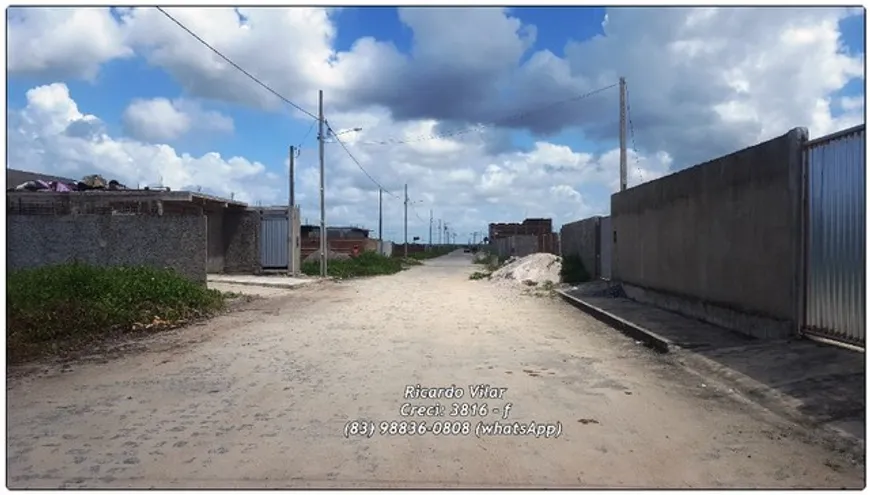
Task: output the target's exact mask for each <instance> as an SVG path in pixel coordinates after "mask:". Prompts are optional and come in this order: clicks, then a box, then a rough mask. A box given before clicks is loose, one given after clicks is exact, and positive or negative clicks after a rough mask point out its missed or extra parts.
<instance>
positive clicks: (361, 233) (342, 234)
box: [300, 225, 369, 239]
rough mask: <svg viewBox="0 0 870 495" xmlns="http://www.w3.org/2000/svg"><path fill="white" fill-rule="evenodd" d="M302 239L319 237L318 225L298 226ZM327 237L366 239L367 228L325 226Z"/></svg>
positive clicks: (367, 235)
mask: <svg viewBox="0 0 870 495" xmlns="http://www.w3.org/2000/svg"><path fill="white" fill-rule="evenodd" d="M300 230H301V235H302V238H303V239H306V238H312V237H315V238H319V237H320V226H319V225H302V226H301V227H300ZM326 238H327V239H368V238H369V230H368V229H363V228H361V227H326Z"/></svg>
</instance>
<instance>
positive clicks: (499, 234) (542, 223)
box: [489, 218, 553, 242]
mask: <svg viewBox="0 0 870 495" xmlns="http://www.w3.org/2000/svg"><path fill="white" fill-rule="evenodd" d="M552 232H553V219H551V218H527V219H525V220H523V223H491V224H489V240H490V242H492V241H493V240H494V239H500V238H503V237H509V236H512V235H535V236H540V235H544V234H550V233H552Z"/></svg>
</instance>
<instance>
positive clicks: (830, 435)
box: [556, 290, 866, 459]
mask: <svg viewBox="0 0 870 495" xmlns="http://www.w3.org/2000/svg"><path fill="white" fill-rule="evenodd" d="M556 292H557V293H558V294H559V295H560V296H562V299H564V300H565V301H567V302H568V303H569V304H571V305H572V306H575V307H577V308H579V309H581V310H583V311H584V312H585V313H587V314H589V315H591V316H592V317H594V318H595V319H597V320H599V321H601V322H603V323H605V324H608V325H610V326H612V327H614V328H615V329H617V330H619V331H620V332H622V333H624V334H626V335H628V336H630V337H632V338H635V339H637V340H640V341H643V342H644V343H646V344H648V345H649V346H650V347H652V348H654V349H655V350H657V351H659V352H662V353H671V355H672V356H674V357H675V358H676V359H677V361H678V362H679V364H680V365H681V366H682V367H683V368H684V369H686V370H688V371H690V372H691V373H693V374H695V375H697V376H699V377H702V378H704V379H705V380H713V381H715V382H718V383H719V385H720V386H722V387H724V388H730V389H732V390H733V391H735V392H737V393H738V395H740V396H741V397H742V399H743V400H745V401H747V402H749V403H752V404H754V405H755V406H757V407H761V408H762V409H765V410H767V411H769V412H772V413H773V414H775V415H777V416H779V417H781V418H785V419H786V420H788V421H791V422H794V423H797V424H801V425H803V426H806V427H813V428H818V429H819V430H821V431H822V432H824V433H826V434H827V435H825V436H826V437H827V439H828V441H829V442H831V443H832V444H833V446H834V448H836V449H838V450H843V451H847V452H849V454H851V455H852V456H855V457H857V458H861V459H863V458H864V451H865V445H866V443H865V441H864V439H863V438H860V437H856V436H854V435H852V434H851V433H849V432H846V431H844V430H842V429H841V428H838V427H836V426H833V425H830V424H827V423H818V422H816V421H813V420H811V419H809V418H806V417H805V416H803V415H802V414H801V413H800V412H799V411H797V409H796V407H795V406H794V404H793V399H790V398H789V397H787V396H785V395H783V394H782V393H780V392H778V391H777V390H775V389H773V388H771V387H769V386H767V385H764V384H763V383H760V382H758V381H756V380H754V379H752V378H750V377H749V376H746V375H745V374H743V373H740V372H738V371H736V370H733V369H731V368H728V367H727V366H724V365H722V364H719V363H717V362H716V361H713V360H712V359H709V358H707V357H705V356H702V355H700V354H697V353H695V352H692V351H691V350H688V349H683V348H681V347H680V346H678V345H677V344H675V343H674V342H672V341H670V340H668V339H666V338H664V337H662V336H660V335H657V334H656V333H655V332H652V331H650V330H647V329H646V328H643V327H641V326H639V325H636V324H634V323H631V322H630V321H627V320H624V319H622V318H620V317H618V316H616V315H614V314H611V313H609V312H607V311H605V310H603V309H601V308H599V307H597V306H594V305H592V304H589V303H587V302H585V301H581V300H580V299H577V298H576V297H573V296H571V295H569V294H567V293H566V292H565V291H563V290H557V291H556Z"/></svg>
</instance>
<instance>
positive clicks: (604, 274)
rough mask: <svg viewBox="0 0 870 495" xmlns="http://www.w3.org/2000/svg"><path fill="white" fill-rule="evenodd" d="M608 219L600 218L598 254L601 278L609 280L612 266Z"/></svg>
mask: <svg viewBox="0 0 870 495" xmlns="http://www.w3.org/2000/svg"><path fill="white" fill-rule="evenodd" d="M612 225H613V224H612V223H611V221H610V217H601V223H600V226H601V235H600V236H599V237H598V238H599V239H600V242H601V246H600V250H599V251H600V253H601V257H600V258H599V260H600V261H599V262H600V263H601V278H603V279H604V280H610V277H611V275H612V270H611V268H612V266H613V261H612V260H613V227H612Z"/></svg>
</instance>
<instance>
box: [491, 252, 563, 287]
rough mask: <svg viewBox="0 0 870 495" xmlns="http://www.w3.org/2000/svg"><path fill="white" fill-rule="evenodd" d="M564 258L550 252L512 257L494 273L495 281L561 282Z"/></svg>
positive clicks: (526, 282) (519, 282)
mask: <svg viewBox="0 0 870 495" xmlns="http://www.w3.org/2000/svg"><path fill="white" fill-rule="evenodd" d="M561 270H562V258H560V257H558V256H556V255H553V254H549V253H535V254H530V255H528V256H524V257H522V258H516V257H514V258H511V259H510V260H508V262H507V263H505V265H504V266H502V267H501V268H499V269H498V270H496V271H494V272H493V273H492V277H491V278H492V280H494V281H509V282H513V283H518V284H524V283H525V284H535V285H539V284H543V283H544V282H551V283H553V284H558V283H559V272H560V271H561Z"/></svg>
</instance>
